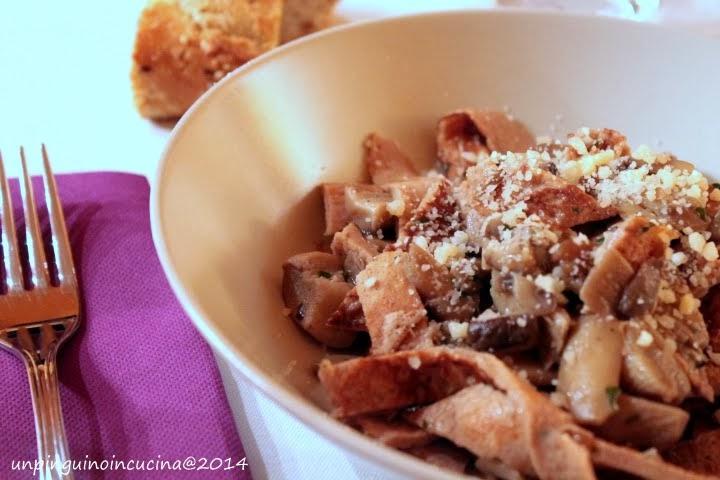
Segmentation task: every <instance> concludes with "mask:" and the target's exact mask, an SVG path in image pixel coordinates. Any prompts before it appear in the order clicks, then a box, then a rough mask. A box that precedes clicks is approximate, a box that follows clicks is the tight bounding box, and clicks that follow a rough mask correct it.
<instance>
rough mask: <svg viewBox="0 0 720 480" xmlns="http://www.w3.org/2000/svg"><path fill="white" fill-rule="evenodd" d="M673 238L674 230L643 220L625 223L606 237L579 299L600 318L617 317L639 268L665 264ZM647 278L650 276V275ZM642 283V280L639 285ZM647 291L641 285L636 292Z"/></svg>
mask: <svg viewBox="0 0 720 480" xmlns="http://www.w3.org/2000/svg"><path fill="white" fill-rule="evenodd" d="M674 235H675V233H674V231H673V230H672V229H671V228H669V227H666V226H653V225H652V224H650V223H649V222H648V220H647V219H645V218H642V217H632V218H630V219H628V220H625V221H624V222H622V224H620V225H618V226H617V228H615V229H614V230H613V231H612V232H610V233H606V234H605V236H604V242H603V244H602V245H601V247H600V248H599V249H598V251H597V252H596V253H595V263H594V265H593V267H592V269H591V270H590V273H589V274H588V276H587V279H586V280H585V283H584V284H583V286H582V288H581V289H580V299H581V300H582V301H583V302H584V303H585V307H586V309H588V310H589V311H590V312H593V313H596V314H598V315H617V314H618V305H619V303H620V301H621V299H622V298H623V295H624V294H625V290H626V289H627V287H628V285H629V284H630V282H631V281H632V279H633V278H634V277H635V276H636V273H637V272H638V270H639V269H640V267H641V266H642V265H643V264H645V263H647V262H648V261H651V260H654V259H659V260H664V257H665V251H666V249H667V248H668V246H669V245H670V241H671V240H672V238H673V237H674ZM648 268H650V267H648ZM646 274H647V275H650V274H651V271H648V272H647V273H646ZM646 274H643V275H646ZM643 280H644V278H639V279H638V282H642V281H643ZM652 286H653V285H647V287H652ZM645 287H646V286H645V285H642V284H640V283H638V285H637V288H645ZM630 300H631V299H630V298H628V300H626V304H625V305H624V307H625V308H626V309H629V308H630V307H631V306H632V305H629V304H627V302H628V301H630ZM653 305H654V303H653ZM633 308H637V305H635V306H634V307H633Z"/></svg>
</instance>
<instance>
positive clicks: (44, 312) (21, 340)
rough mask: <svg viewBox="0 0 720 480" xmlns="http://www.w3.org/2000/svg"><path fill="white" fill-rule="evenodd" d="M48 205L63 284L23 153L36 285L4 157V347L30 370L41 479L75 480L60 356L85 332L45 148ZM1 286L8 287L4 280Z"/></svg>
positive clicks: (0, 320)
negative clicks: (49, 253)
mask: <svg viewBox="0 0 720 480" xmlns="http://www.w3.org/2000/svg"><path fill="white" fill-rule="evenodd" d="M42 157H43V164H44V175H43V182H44V187H45V189H44V190H45V199H46V203H47V208H48V214H49V218H50V227H51V230H52V247H51V248H52V250H53V252H54V257H55V264H56V272H57V278H56V279H54V280H53V279H51V276H50V271H49V268H48V261H47V258H46V256H45V251H44V247H43V241H42V236H41V233H40V226H39V222H38V216H37V209H36V207H35V200H34V196H33V187H32V183H31V181H30V175H29V174H28V169H27V162H26V160H25V151H24V150H23V149H22V148H20V160H21V162H22V169H23V178H22V179H20V192H21V195H22V198H23V209H24V211H25V231H26V244H27V251H28V262H27V263H28V265H29V269H30V271H29V272H26V273H27V274H28V276H29V277H30V285H26V284H25V282H24V280H23V266H22V263H21V260H20V251H19V247H18V240H17V237H16V231H15V222H14V220H13V209H12V204H11V200H10V189H9V187H8V181H7V177H6V175H5V167H4V165H3V161H2V155H0V194H1V195H0V209H1V210H0V216H1V217H2V262H3V265H4V267H5V272H6V274H5V276H6V279H5V280H4V287H5V288H4V291H5V293H2V294H0V347H3V348H5V349H7V350H9V351H11V352H13V353H15V354H16V355H18V356H20V357H21V358H22V359H23V361H24V362H25V366H26V367H27V372H28V377H29V380H30V392H31V394H32V402H33V411H34V414H35V432H36V436H37V449H38V460H39V462H38V465H39V466H40V470H39V473H40V478H44V479H56V478H57V479H59V478H65V479H68V478H72V473H71V472H70V471H69V468H64V467H67V466H68V465H67V464H66V463H65V462H68V461H70V456H69V454H68V447H67V440H66V438H65V426H64V424H63V418H62V410H61V408H60V395H59V393H60V392H59V389H58V378H57V366H56V357H57V352H58V348H59V347H60V345H62V343H63V342H64V341H65V340H67V338H68V337H70V335H72V334H73V332H74V331H75V330H76V329H77V327H78V324H79V310H80V307H79V305H80V303H79V300H78V286H77V279H76V277H75V268H74V266H73V260H72V253H71V251H70V241H69V239H68V234H67V228H66V226H65V218H64V217H63V212H62V207H61V205H60V198H59V196H58V192H57V186H56V184H55V178H54V177H53V174H52V170H51V168H50V161H49V160H48V155H47V151H46V150H45V145H43V146H42ZM0 284H2V281H1V280H0Z"/></svg>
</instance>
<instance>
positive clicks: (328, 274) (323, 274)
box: [318, 270, 332, 278]
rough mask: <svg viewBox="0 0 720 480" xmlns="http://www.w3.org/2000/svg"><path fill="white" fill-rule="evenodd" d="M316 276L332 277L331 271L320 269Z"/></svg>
mask: <svg viewBox="0 0 720 480" xmlns="http://www.w3.org/2000/svg"><path fill="white" fill-rule="evenodd" d="M318 277H322V278H331V277H332V273H330V272H323V271H322V270H321V271H319V272H318Z"/></svg>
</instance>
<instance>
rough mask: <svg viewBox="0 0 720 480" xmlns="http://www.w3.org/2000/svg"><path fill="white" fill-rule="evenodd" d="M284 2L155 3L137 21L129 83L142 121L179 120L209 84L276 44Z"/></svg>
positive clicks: (155, 0)
mask: <svg viewBox="0 0 720 480" xmlns="http://www.w3.org/2000/svg"><path fill="white" fill-rule="evenodd" d="M282 3H283V2H282V0H152V1H151V2H150V3H148V5H147V6H146V7H145V9H144V10H143V12H142V13H141V15H140V20H139V22H138V30H137V36H136V39H135V49H134V52H133V67H132V72H131V80H132V87H133V92H134V95H135V104H136V106H137V109H138V111H139V112H140V114H141V115H142V116H143V117H146V118H152V119H168V118H177V117H180V116H181V115H182V114H183V113H185V111H186V110H187V109H188V108H189V107H190V105H192V104H193V102H195V100H197V99H198V98H199V97H200V95H202V94H203V93H204V92H205V91H206V90H207V89H208V88H210V86H211V85H212V84H213V83H214V82H216V81H218V80H219V79H221V78H222V77H223V76H225V75H226V74H227V73H228V72H230V71H232V70H234V69H235V68H237V67H238V66H240V65H242V64H243V63H245V62H247V61H248V60H251V59H253V58H255V57H256V56H258V55H260V54H261V53H263V52H266V51H267V50H269V49H271V48H273V47H275V46H277V44H278V42H279V38H280V24H281V18H282Z"/></svg>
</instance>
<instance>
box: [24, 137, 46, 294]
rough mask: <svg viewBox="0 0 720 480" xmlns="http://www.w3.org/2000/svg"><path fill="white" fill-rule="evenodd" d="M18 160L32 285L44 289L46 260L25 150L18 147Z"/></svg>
mask: <svg viewBox="0 0 720 480" xmlns="http://www.w3.org/2000/svg"><path fill="white" fill-rule="evenodd" d="M20 160H21V162H22V169H23V179H22V181H21V182H20V192H21V194H22V197H23V208H24V210H25V231H26V232H27V238H26V240H25V241H26V243H27V248H28V259H29V261H30V269H31V270H32V283H33V285H34V286H35V287H37V288H45V287H47V286H48V285H49V284H50V276H49V274H48V269H47V260H46V259H45V251H44V250H43V242H42V236H41V235H40V225H39V222H38V217H37V210H36V208H35V197H34V196H33V186H32V181H31V180H30V174H29V173H28V169H27V161H26V160H25V150H24V149H23V148H22V147H20Z"/></svg>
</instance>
